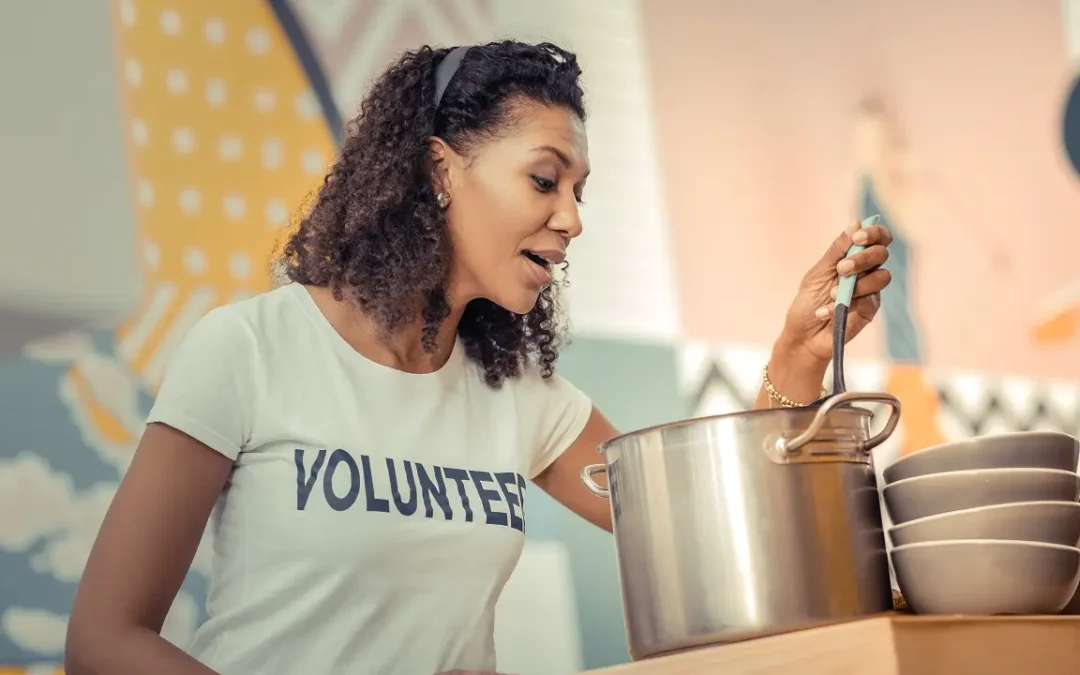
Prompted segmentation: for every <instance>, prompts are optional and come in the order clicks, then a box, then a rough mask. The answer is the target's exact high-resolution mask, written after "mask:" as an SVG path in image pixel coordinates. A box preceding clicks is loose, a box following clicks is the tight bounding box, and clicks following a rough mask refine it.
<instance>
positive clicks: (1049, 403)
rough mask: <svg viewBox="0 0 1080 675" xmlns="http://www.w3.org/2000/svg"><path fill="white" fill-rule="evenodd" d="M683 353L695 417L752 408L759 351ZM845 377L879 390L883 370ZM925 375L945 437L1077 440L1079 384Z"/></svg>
mask: <svg viewBox="0 0 1080 675" xmlns="http://www.w3.org/2000/svg"><path fill="white" fill-rule="evenodd" d="M687 349H689V350H692V351H694V352H696V354H695V355H693V356H691V357H690V359H689V360H691V361H693V363H692V364H690V365H684V369H683V373H682V382H683V386H684V389H685V391H686V392H687V394H688V396H689V397H690V400H691V401H692V405H693V410H694V412H695V414H697V415H705V414H717V413H723V412H735V411H738V410H745V409H748V408H750V407H751V406H752V405H753V402H754V398H755V397H756V396H757V392H758V389H759V388H760V387H761V380H760V374H761V370H760V369H761V364H763V363H764V362H765V358H766V353H765V352H760V353H757V352H752V351H742V350H724V349H714V350H709V353H708V355H707V356H705V357H703V356H702V354H701V350H702V347H701V346H700V345H696V346H690V347H688V348H687ZM706 349H707V348H706ZM685 362H686V359H684V364H685ZM846 375H847V380H848V383H849V385H848V386H849V389H852V390H855V389H862V390H870V391H880V390H882V389H883V387H884V383H885V375H886V368H885V366H884V365H883V364H872V363H858V364H851V365H849V367H848V373H847V374H846ZM929 377H930V378H931V380H932V381H933V384H934V387H935V388H936V389H937V392H938V395H939V397H940V400H941V404H942V406H941V407H942V409H941V416H942V418H943V419H942V424H943V426H944V427H945V428H946V429H947V433H948V435H949V436H951V437H954V438H955V437H963V436H976V435H980V434H986V433H996V432H1000V431H1005V430H1008V431H1030V430H1055V431H1062V432H1064V433H1068V434H1072V435H1074V436H1080V384H1077V383H1057V382H1040V381H1036V380H1032V379H1029V378H1020V377H1002V376H994V375H979V374H967V373H947V372H937V373H935V372H933V371H931V372H930V374H929ZM828 379H829V377H828V376H827V377H826V380H828ZM902 425H903V422H901V426H902Z"/></svg>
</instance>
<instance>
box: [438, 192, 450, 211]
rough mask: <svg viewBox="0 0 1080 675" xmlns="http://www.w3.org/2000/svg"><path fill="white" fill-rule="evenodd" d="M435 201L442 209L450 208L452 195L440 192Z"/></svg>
mask: <svg viewBox="0 0 1080 675" xmlns="http://www.w3.org/2000/svg"><path fill="white" fill-rule="evenodd" d="M435 201H436V202H438V204H439V208H440V209H445V208H446V207H447V206H450V195H448V194H446V193H445V192H440V193H439V194H437V195H435Z"/></svg>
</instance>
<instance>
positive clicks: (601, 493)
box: [581, 464, 611, 498]
mask: <svg viewBox="0 0 1080 675" xmlns="http://www.w3.org/2000/svg"><path fill="white" fill-rule="evenodd" d="M594 473H607V464H590V465H589V466H587V467H585V468H584V469H582V470H581V482H582V483H585V487H587V488H589V492H591V493H593V494H594V495H596V496H597V497H604V498H608V497H610V496H611V490H609V489H607V488H606V487H604V486H603V485H600V484H599V483H597V482H596V481H595V480H593V474H594Z"/></svg>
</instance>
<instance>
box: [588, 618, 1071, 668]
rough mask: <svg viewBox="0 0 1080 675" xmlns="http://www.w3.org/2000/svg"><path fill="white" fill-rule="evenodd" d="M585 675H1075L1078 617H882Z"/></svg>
mask: <svg viewBox="0 0 1080 675" xmlns="http://www.w3.org/2000/svg"><path fill="white" fill-rule="evenodd" d="M588 672H589V673H590V674H591V675H659V674H660V673H663V674H664V675H699V674H701V673H717V674H721V675H840V674H843V675H968V674H972V675H1077V674H1078V673H1080V617H1077V616H1017V617H962V616H913V615H910V614H891V613H890V614H883V615H880V616H877V617H873V618H868V619H863V620H860V621H852V622H848V623H841V624H834V625H830V626H823V627H819V628H812V629H808V630H804V631H798V632H794V633H786V634H783V635H775V636H772V637H767V638H761V639H758V640H751V641H747V642H739V643H735V644H730V645H723V646H719V647H704V648H701V649H697V650H693V651H687V652H683V653H680V654H674V655H671V656H658V657H655V658H652V659H645V660H642V661H638V662H636V663H629V664H625V665H621V666H614V667H611V668H602V669H599V670H590V671H588Z"/></svg>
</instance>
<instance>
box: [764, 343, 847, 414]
mask: <svg viewBox="0 0 1080 675" xmlns="http://www.w3.org/2000/svg"><path fill="white" fill-rule="evenodd" d="M828 367H829V362H828V361H822V360H821V359H819V358H816V357H815V356H813V355H812V354H809V353H806V352H805V351H804V350H800V349H799V348H797V347H796V346H795V345H794V344H791V343H789V342H787V340H786V339H785V338H780V339H779V340H777V342H776V344H775V345H774V346H773V350H772V355H771V356H770V357H769V381H770V382H772V386H773V388H774V389H776V391H777V392H779V393H781V394H783V395H784V396H786V397H787V398H789V399H791V400H793V401H798V402H801V403H809V402H811V401H816V400H817V399H818V398H819V397H820V396H821V382H822V380H824V379H825V371H826V370H827V369H828ZM779 406H780V404H779V403H778V402H777V401H775V400H774V399H773V397H772V396H770V395H769V390H768V388H767V387H766V386H765V382H764V381H762V383H761V389H759V390H758V395H757V398H756V399H754V408H755V409H760V408H776V407H779Z"/></svg>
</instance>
